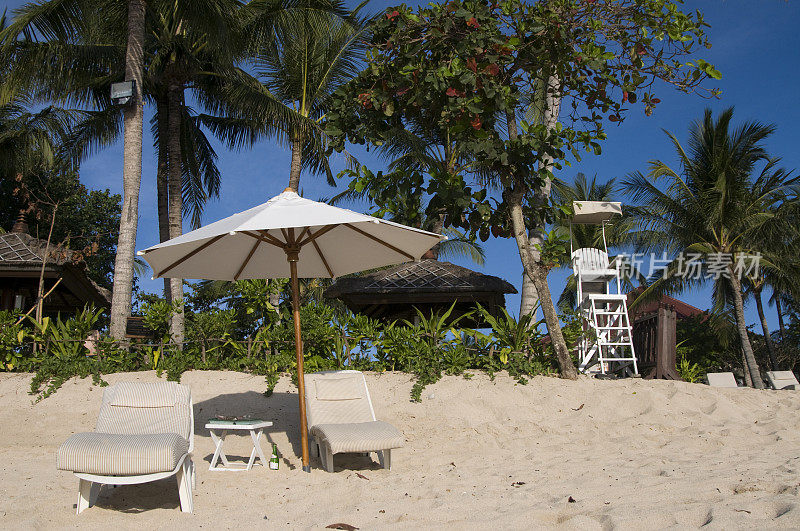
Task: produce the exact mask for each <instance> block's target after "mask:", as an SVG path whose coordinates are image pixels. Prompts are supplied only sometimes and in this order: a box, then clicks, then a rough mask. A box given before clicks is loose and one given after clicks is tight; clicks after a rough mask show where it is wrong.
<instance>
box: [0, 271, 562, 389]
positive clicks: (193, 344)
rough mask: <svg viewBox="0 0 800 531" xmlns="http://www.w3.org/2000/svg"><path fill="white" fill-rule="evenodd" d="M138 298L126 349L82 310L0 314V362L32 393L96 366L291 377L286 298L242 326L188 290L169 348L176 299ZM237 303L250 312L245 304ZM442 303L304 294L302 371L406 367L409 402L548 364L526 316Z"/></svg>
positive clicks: (97, 370) (95, 372) (97, 376)
mask: <svg viewBox="0 0 800 531" xmlns="http://www.w3.org/2000/svg"><path fill="white" fill-rule="evenodd" d="M255 282H256V284H258V283H259V281H255ZM249 283H250V281H245V282H242V283H241V284H242V285H243V286H242V288H241V290H240V291H239V294H240V295H241V291H246V290H247V289H248V288H252V286H249V285H248V284H249ZM234 289H236V288H234ZM256 289H258V286H256ZM146 299H147V300H146V301H145V302H143V303H142V305H141V307H142V311H143V314H144V323H145V325H146V327H147V328H148V329H150V330H151V331H152V332H153V336H152V339H150V340H146V341H142V342H139V343H135V344H134V345H133V346H132V348H131V349H130V351H126V350H124V349H120V348H119V347H118V346H116V345H115V343H114V342H113V341H112V340H111V339H109V338H106V337H102V336H99V335H98V336H97V338H96V339H95V340H94V341H91V340H89V341H87V339H86V338H87V337H88V336H89V335H90V331H91V330H92V329H93V328H95V326H96V324H97V320H98V318H99V312H97V311H93V310H89V309H87V310H84V311H83V312H81V313H79V314H77V315H74V316H71V317H69V318H66V319H64V318H61V317H60V318H58V319H56V320H50V319H47V318H45V319H44V320H43V322H41V323H37V322H35V321H33V320H30V321H31V322H30V323H29V324H32V325H33V326H27V327H22V326H20V325H13V323H15V322H16V321H17V316H16V315H11V314H9V313H7V312H0V324H4V325H5V326H3V328H2V330H1V331H0V347H2V348H3V351H4V353H5V358H4V367H3V369H4V370H22V371H32V372H36V376H35V377H34V379H33V381H32V382H31V393H32V394H36V395H38V396H39V398H40V399H41V398H44V397H47V396H49V395H50V394H51V393H52V392H54V391H55V390H56V389H58V387H60V386H61V384H63V382H65V381H66V380H67V379H69V378H71V377H73V376H80V377H86V376H88V375H92V376H93V378H94V380H95V382H96V383H100V382H102V380H101V375H102V374H104V373H110V372H119V371H138V370H156V371H158V372H159V374H161V373H162V372H164V373H166V376H167V378H169V379H173V380H179V379H180V376H181V374H182V373H183V372H184V371H187V370H191V369H197V370H236V371H245V372H252V373H254V374H262V375H264V376H266V379H267V394H271V392H272V389H273V388H274V386H275V384H276V383H277V381H278V377H279V376H280V374H282V373H286V372H288V373H291V374H292V376H293V377H294V374H295V368H296V361H295V353H294V338H293V325H292V321H291V315H290V313H289V308H288V306H287V305H281V306H279V307H273V308H271V309H270V310H268V312H269V313H267V314H265V315H262V316H261V317H259V318H255V319H253V320H252V321H251V325H250V326H248V327H247V328H246V329H242V328H241V326H240V325H241V323H240V322H239V321H238V319H237V318H236V315H237V311H239V310H238V309H237V307H236V306H237V305H236V304H234V305H232V306H233V307H231V308H220V307H216V306H215V307H211V308H207V309H204V310H202V311H193V307H194V304H193V302H194V301H192V300H191V297H190V300H189V304H187V306H186V308H187V315H186V317H187V321H186V322H187V340H186V341H185V342H184V343H183V345H182V348H178V347H177V345H175V344H174V343H172V342H171V341H170V337H169V324H168V323H169V319H170V317H171V313H172V312H173V311H174V309H175V308H176V307H175V306H170V305H169V304H167V303H166V302H165V301H164V300H162V299H155V298H153V297H147V298H146ZM243 311H244V312H245V313H247V312H248V311H249V312H250V314H253V313H256V312H257V310H255V309H253V308H252V307H250V308H249V309H248V308H247V307H246V306H245V309H244V310H243ZM451 311H452V308H451V309H450V310H448V311H446V312H442V313H441V314H430V315H424V314H422V313H419V315H418V316H417V318H416V319H415V320H414V322H413V323H412V322H408V321H406V322H393V323H391V324H388V325H385V324H382V323H380V322H378V321H376V320H373V319H370V318H368V317H365V316H360V315H354V314H352V313H350V312H347V311H343V310H341V309H339V308H336V307H333V306H329V305H326V304H324V303H321V302H317V301H313V300H312V301H309V302H307V303H306V304H304V305H303V306H302V308H301V311H300V317H301V321H302V327H303V347H304V353H305V368H306V371H308V372H315V371H321V370H334V369H344V368H352V369H358V370H371V371H402V372H407V373H410V374H413V375H414V376H415V378H416V382H415V384H414V386H413V388H412V393H411V394H412V399H413V400H416V401H419V400H420V399H421V393H422V391H423V389H424V388H425V386H426V385H428V384H431V383H434V382H436V381H438V380H439V379H440V378H441V376H442V374H450V375H460V374H463V375H465V377H468V373H467V371H470V370H482V371H486V372H487V373H489V374H491V375H493V374H494V373H496V372H499V371H507V372H508V374H509V375H511V376H512V377H514V378H515V379H517V381H519V382H520V383H525V382H526V379H527V378H528V377H531V376H534V375H536V374H549V373H552V372H554V371H555V369H556V365H555V363H554V358H553V356H552V353H551V350H550V348H549V346H548V345H547V344H546V343H545V342H543V341H542V336H541V334H540V333H539V332H538V331H537V330H536V326H537V325H538V323H536V322H533V321H532V320H531V318H529V317H526V318H524V319H523V320H522V321H520V322H517V321H516V320H515V319H514V318H513V317H511V316H510V315H508V313H505V314H503V315H502V317H501V318H496V317H494V316H491V315H490V314H489V313H488V312H486V310H484V309H482V308H479V310H478V311H481V312H483V313H484V317H485V318H487V319H488V320H489V322H491V324H492V325H493V326H494V329H493V330H492V331H491V332H489V333H483V332H481V331H478V330H472V329H467V328H459V327H458V326H457V324H458V319H455V320H451V319H449V317H450V312H451ZM12 325H13V326H12ZM91 351H94V352H91Z"/></svg>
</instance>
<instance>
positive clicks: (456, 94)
mask: <svg viewBox="0 0 800 531" xmlns="http://www.w3.org/2000/svg"><path fill="white" fill-rule="evenodd" d="M445 94H447V95H448V96H450V97H451V98H455V97H459V98H462V97H464V92H462V91H460V90H456V89H454V88H453V87H450V88H448V89H447V92H446V93H445Z"/></svg>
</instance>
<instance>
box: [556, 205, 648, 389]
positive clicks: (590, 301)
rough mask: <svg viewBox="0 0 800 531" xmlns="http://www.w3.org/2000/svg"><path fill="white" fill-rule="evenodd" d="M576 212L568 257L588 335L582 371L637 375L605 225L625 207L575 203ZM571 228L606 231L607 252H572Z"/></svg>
mask: <svg viewBox="0 0 800 531" xmlns="http://www.w3.org/2000/svg"><path fill="white" fill-rule="evenodd" d="M572 207H573V212H574V214H573V217H572V221H571V223H570V254H571V257H572V271H573V273H574V274H575V280H576V281H577V284H578V308H579V311H580V315H581V318H582V319H583V332H584V333H583V336H582V337H581V339H580V341H579V343H578V357H579V366H578V368H579V370H580V371H581V372H584V373H587V372H599V373H600V374H608V373H615V374H628V375H630V374H634V375H638V373H639V370H638V367H637V366H636V354H635V353H634V350H633V332H632V329H631V323H630V319H629V317H628V300H627V296H626V295H625V294H624V293H622V280H621V274H622V273H621V271H620V268H619V267H616V268H613V269H612V268H611V266H610V265H609V261H608V245H607V243H606V224H607V223H608V222H609V220H610V219H611V218H612V217H613V216H615V215H621V214H622V205H621V203H618V202H609V201H575V202H573V203H572ZM573 224H576V225H577V224H581V225H598V224H599V225H600V226H601V227H602V231H603V249H602V250H601V249H596V248H593V247H590V248H581V249H573V247H574V242H573V237H572V225H573ZM612 290H615V291H616V293H613V292H612Z"/></svg>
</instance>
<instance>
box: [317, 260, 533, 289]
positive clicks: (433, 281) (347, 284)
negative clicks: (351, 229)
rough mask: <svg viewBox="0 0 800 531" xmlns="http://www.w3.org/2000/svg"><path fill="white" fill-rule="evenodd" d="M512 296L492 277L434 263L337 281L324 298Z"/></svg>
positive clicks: (417, 264)
mask: <svg viewBox="0 0 800 531" xmlns="http://www.w3.org/2000/svg"><path fill="white" fill-rule="evenodd" d="M474 292H491V293H501V294H505V293H516V292H517V290H516V289H515V288H514V286H512V285H511V284H509V283H508V282H506V281H505V280H503V279H502V278H499V277H495V276H492V275H484V274H482V273H478V272H476V271H472V270H471V269H467V268H466V267H461V266H457V265H455V264H451V263H450V262H440V261H438V260H421V261H419V262H410V263H407V264H400V265H397V266H394V267H390V268H388V269H382V270H380V271H374V272H372V273H367V274H366V275H360V276H354V277H345V278H340V279H338V280H337V281H336V282H334V283H333V284H332V285H331V286H330V287H329V288H328V289H327V290H325V296H326V297H328V298H334V297H343V296H346V295H351V294H400V293H403V294H412V293H474Z"/></svg>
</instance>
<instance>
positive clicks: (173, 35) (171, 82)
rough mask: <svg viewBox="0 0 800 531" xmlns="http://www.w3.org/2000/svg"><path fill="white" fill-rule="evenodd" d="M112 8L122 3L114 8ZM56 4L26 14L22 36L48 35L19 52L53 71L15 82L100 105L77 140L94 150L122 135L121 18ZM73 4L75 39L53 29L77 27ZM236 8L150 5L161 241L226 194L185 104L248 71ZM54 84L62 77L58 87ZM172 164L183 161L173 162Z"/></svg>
mask: <svg viewBox="0 0 800 531" xmlns="http://www.w3.org/2000/svg"><path fill="white" fill-rule="evenodd" d="M117 3H119V2H117ZM112 4H113V5H116V4H114V3H113V2H111V3H110V4H109V5H112ZM48 6H49V9H44V8H41V7H40V6H27V7H25V8H23V9H21V10H20V11H19V12H18V13H17V20H16V21H15V25H16V27H15V28H14V30H15V32H16V34H20V33H24V32H26V31H27V32H30V31H31V30H33V31H38V33H40V34H41V35H42V40H41V41H37V42H36V43H35V45H31V46H28V47H27V48H25V49H24V50H23V52H24V53H22V52H21V59H24V60H22V61H21V64H22V65H31V64H41V63H42V62H44V64H46V65H51V66H50V69H49V71H44V72H43V71H41V70H39V69H34V70H33V71H30V70H28V69H27V68H26V67H25V66H23V67H22V68H17V69H16V70H17V71H18V72H17V76H18V77H19V78H23V79H24V78H26V77H27V78H34V79H36V78H38V79H39V80H40V81H39V97H40V98H44V99H65V100H68V101H71V102H74V103H77V104H79V105H80V104H84V105H86V104H88V105H90V106H92V107H94V108H95V109H96V110H92V111H90V112H87V113H86V119H85V120H84V121H82V122H81V123H80V124H79V125H78V127H76V128H75V131H74V134H73V136H72V139H71V145H72V147H73V148H74V149H75V150H77V151H80V152H82V153H83V154H84V155H85V154H89V153H91V152H92V151H93V150H95V149H97V148H99V147H103V146H105V145H108V144H110V143H113V142H114V141H116V139H117V138H118V137H119V133H120V126H121V118H122V116H121V112H120V109H119V108H118V107H115V106H112V105H110V102H109V100H108V90H109V86H110V84H111V83H112V82H113V81H117V80H120V79H122V73H123V72H122V60H121V58H122V53H123V51H124V50H123V48H122V46H121V44H120V42H119V41H120V38H119V37H120V32H119V30H118V28H116V26H115V25H114V23H113V21H109V22H105V20H99V21H98V20H96V18H97V17H98V16H100V18H102V13H100V14H99V12H100V10H101V8H105V7H108V6H106V5H105V4H103V5H101V6H92V5H85V4H84V3H82V2H80V1H75V0H73V1H72V2H65V1H61V2H59V1H57V0H51V2H49V3H47V5H46V6H45V7H48ZM65 6H66V7H68V8H70V9H71V8H80V9H81V10H82V11H80V13H81V15H85V16H86V17H88V20H87V21H86V23H85V24H83V25H78V24H75V27H72V26H66V29H68V30H69V31H71V32H73V33H69V34H67V32H66V29H59V31H55V32H54V31H52V30H50V27H51V26H54V27H56V28H61V24H62V22H63V20H64V19H65V20H67V22H70V23H72V19H71V18H70V16H69V10H67V14H64V13H61V12H59V10H58V8H59V7H61V8H63V7H65ZM112 7H113V6H112ZM238 8H239V3H238V2H237V1H236V0H230V1H226V2H151V3H150V6H149V8H148V12H147V13H148V14H147V18H146V22H147V25H146V28H145V29H146V31H145V39H144V51H143V55H144V62H145V63H146V64H147V66H148V68H147V70H146V71H145V73H144V77H143V80H142V81H141V82H140V83H139V84H138V85H139V87H140V88H142V90H143V96H144V97H145V98H147V99H150V100H151V101H153V102H154V103H155V109H156V112H155V114H154V115H153V119H152V125H153V136H154V138H155V144H156V146H155V147H156V149H157V151H158V175H157V195H158V206H159V209H158V212H159V229H160V230H159V232H160V237H161V240H162V241H163V240H166V239H168V238H170V237H175V236H177V235H179V234H181V232H182V217H183V215H190V216H191V223H192V225H193V226H194V227H196V226H199V222H200V215H201V213H202V209H203V206H204V205H205V202H206V201H207V199H208V198H209V197H211V196H216V195H218V192H219V186H220V182H219V181H220V175H219V171H218V169H217V167H216V153H214V150H213V148H212V147H211V144H210V142H209V141H208V139H207V138H206V137H205V134H204V133H203V131H202V129H201V127H200V125H201V122H200V120H199V118H198V117H197V116H195V114H194V111H193V109H192V108H191V107H189V106H188V105H187V104H186V101H185V97H184V90H185V89H186V88H192V89H193V90H195V91H197V90H203V89H204V86H205V85H208V84H211V85H212V86H213V84H215V83H218V81H216V79H217V78H220V77H224V76H226V75H233V74H237V75H241V74H242V72H241V71H240V70H237V69H236V68H235V67H234V64H235V61H236V60H237V59H238V56H237V55H236V52H235V51H234V50H237V51H241V49H243V47H242V45H241V43H242V39H241V38H240V35H241V33H240V32H238V31H237V30H238V28H239V26H238V21H237V20H236V14H237V10H238ZM59 17H60V18H59ZM48 37H49V38H48ZM236 47H239V48H236ZM26 70H28V71H26ZM56 70H57V72H55V71H56ZM54 78H55V79H56V80H57V81H55V82H53V81H52V80H53V79H54ZM209 80H211V81H209ZM212 90H213V89H212ZM126 147H127V144H126ZM170 159H171V160H173V161H177V163H173V164H169V162H170ZM170 189H171V193H170ZM165 295H167V297H168V299H176V300H180V299H182V281H181V280H180V279H168V280H165ZM182 320H183V316H182V314H177V315H176V316H175V318H174V320H173V330H172V332H173V336H174V337H175V339H176V340H177V341H180V339H181V337H182V335H183V333H182V330H183V326H182V322H181V321H182Z"/></svg>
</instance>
